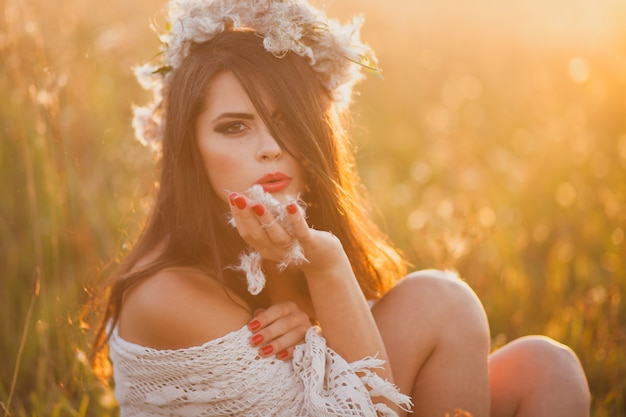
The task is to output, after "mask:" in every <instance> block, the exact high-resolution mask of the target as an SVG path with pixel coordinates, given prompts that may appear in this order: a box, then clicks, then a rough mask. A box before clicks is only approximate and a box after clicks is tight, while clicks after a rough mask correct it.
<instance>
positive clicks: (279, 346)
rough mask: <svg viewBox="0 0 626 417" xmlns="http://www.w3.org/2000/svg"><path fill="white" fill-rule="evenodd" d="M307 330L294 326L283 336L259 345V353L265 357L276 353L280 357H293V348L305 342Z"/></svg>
mask: <svg viewBox="0 0 626 417" xmlns="http://www.w3.org/2000/svg"><path fill="white" fill-rule="evenodd" d="M305 335H306V330H305V329H304V328H294V329H292V330H291V331H289V332H287V333H284V334H282V335H281V336H279V337H277V338H275V339H272V340H270V341H267V342H266V343H263V344H261V345H259V347H258V349H259V354H260V356H263V357H268V356H272V355H276V357H277V358H279V359H283V360H285V359H288V358H291V356H292V354H293V349H294V348H295V347H296V346H298V345H299V344H302V343H303V342H304V338H305Z"/></svg>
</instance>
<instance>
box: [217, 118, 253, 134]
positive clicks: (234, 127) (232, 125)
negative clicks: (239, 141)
mask: <svg viewBox="0 0 626 417" xmlns="http://www.w3.org/2000/svg"><path fill="white" fill-rule="evenodd" d="M246 129H248V126H247V125H246V124H245V123H242V122H240V121H235V122H227V123H221V124H219V125H217V126H215V129H214V130H215V131H216V132H218V133H221V134H223V135H237V134H239V133H241V132H243V131H245V130H246Z"/></svg>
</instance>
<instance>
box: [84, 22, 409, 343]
mask: <svg viewBox="0 0 626 417" xmlns="http://www.w3.org/2000/svg"><path fill="white" fill-rule="evenodd" d="M222 71H231V72H232V73H233V74H234V75H235V76H236V77H237V79H238V80H239V82H240V83H241V85H242V86H243V88H244V90H245V91H246V93H247V94H248V96H249V97H250V99H251V101H252V102H253V103H254V105H255V107H256V110H257V112H258V113H259V115H260V117H261V118H262V119H263V121H264V122H265V124H266V125H267V126H268V128H269V129H270V131H271V133H272V134H273V136H274V137H275V139H276V141H277V142H278V143H279V144H280V146H281V147H282V148H283V149H284V150H285V152H287V153H289V154H290V155H291V156H293V157H294V158H295V159H296V160H297V161H299V162H300V164H301V166H302V168H303V172H305V180H306V183H307V191H306V193H305V194H304V195H303V199H304V200H305V201H306V202H307V204H308V209H307V218H308V221H309V224H310V225H311V226H312V227H314V228H316V229H319V230H326V231H330V232H332V233H333V234H334V235H335V236H337V237H338V238H339V239H340V240H341V242H342V244H343V246H344V248H345V250H346V253H347V255H348V257H349V259H350V262H351V264H352V268H353V270H354V272H355V274H356V276H357V278H358V280H359V283H360V285H361V288H362V290H363V292H364V294H365V296H366V297H367V298H370V299H376V298H379V297H380V296H381V295H382V294H383V293H384V292H385V291H387V290H388V289H389V288H390V287H391V286H392V285H393V283H394V282H395V281H396V280H397V279H398V278H399V277H401V276H402V275H403V274H404V273H405V265H404V263H403V261H402V259H401V257H400V256H399V255H398V253H397V251H396V250H395V249H394V248H393V247H392V246H391V245H390V244H389V243H388V241H387V238H386V236H385V235H384V234H382V233H381V232H380V230H379V229H378V228H377V227H376V226H375V225H374V223H373V222H372V221H371V220H370V219H369V217H368V211H369V210H368V204H367V202H366V201H367V200H366V199H365V196H364V189H363V187H362V185H361V182H360V180H359V178H358V175H357V173H356V168H355V164H354V157H353V144H352V143H351V141H350V140H349V136H348V135H347V134H346V131H345V129H344V127H343V123H342V122H343V120H342V117H343V116H344V115H340V114H338V112H337V111H336V108H335V106H334V105H333V101H332V99H331V97H330V94H329V93H328V91H327V90H326V89H325V88H324V87H323V86H322V85H321V83H320V82H319V80H318V78H317V76H316V74H315V73H314V71H313V69H312V68H311V66H310V65H309V64H308V63H307V62H306V60H305V59H303V58H302V57H300V56H298V55H296V54H293V53H288V54H287V55H286V56H284V57H280V58H278V57H275V56H273V55H272V54H270V53H267V52H266V51H265V49H264V48H263V44H262V38H261V37H260V36H258V35H257V34H256V33H254V32H251V31H245V30H237V31H226V32H223V33H221V34H219V35H218V36H216V37H215V38H213V39H212V40H210V41H208V42H204V43H201V44H196V45H194V46H193V47H192V48H191V49H190V51H189V54H188V56H187V57H186V58H185V60H184V61H183V63H182V64H181V66H180V67H179V68H177V69H176V70H175V71H174V73H173V74H172V78H171V81H170V83H169V91H166V100H165V106H166V108H165V115H166V118H165V135H164V140H163V152H162V160H161V164H162V166H161V177H160V182H159V189H158V192H157V196H156V201H155V204H154V207H153V209H152V213H151V215H150V217H149V218H148V221H147V223H146V226H145V228H144V230H143V232H142V234H141V235H140V237H139V239H138V241H137V242H136V244H135V245H134V247H133V248H132V250H131V252H130V253H129V255H128V256H127V257H126V259H125V261H124V262H123V263H122V265H121V266H120V268H119V270H118V272H117V273H116V274H115V276H113V279H112V282H111V284H110V286H109V288H108V293H107V295H106V296H107V297H108V299H107V300H106V308H105V311H104V313H103V314H102V316H101V319H100V324H99V327H98V329H97V333H96V337H95V345H94V354H97V353H98V352H99V351H100V350H101V348H102V347H104V346H105V345H106V341H107V340H108V334H107V328H108V326H110V325H114V324H115V323H116V322H117V320H118V317H119V313H120V309H121V305H122V297H123V295H124V291H125V290H126V289H128V288H129V287H131V286H132V285H133V284H135V283H137V282H138V281H139V280H141V279H144V278H147V277H149V276H151V275H153V274H155V273H156V272H158V271H159V270H161V269H163V268H167V267H171V266H187V267H193V268H197V269H199V270H201V271H203V272H205V273H206V274H207V276H210V277H212V278H213V279H217V280H220V281H221V282H223V283H224V285H226V286H227V287H228V288H230V289H232V290H233V291H235V292H236V293H237V294H238V295H239V296H241V297H242V298H243V299H244V300H247V302H249V303H250V305H251V306H255V304H256V303H263V300H262V299H256V298H254V297H251V296H250V295H249V294H247V292H246V290H245V286H244V285H242V281H243V280H242V278H241V277H238V276H236V274H237V273H236V272H234V271H232V270H231V269H228V268H226V267H227V266H229V265H235V264H236V263H237V258H238V256H239V254H240V253H241V252H242V251H243V250H244V249H245V242H243V240H242V239H241V238H240V237H239V235H238V233H237V232H236V231H234V230H233V229H232V228H231V227H230V226H229V225H228V224H227V222H226V219H225V213H226V212H227V210H228V207H227V205H226V203H224V202H223V201H222V200H221V199H220V198H219V196H218V194H217V193H216V190H214V189H213V188H212V187H211V185H210V183H209V180H208V178H207V176H206V173H205V168H204V165H203V162H202V160H201V157H200V155H199V152H198V150H197V144H196V141H195V137H194V132H195V124H196V120H197V118H198V116H199V115H200V114H201V112H202V111H203V108H202V106H203V102H204V96H205V94H206V92H207V88H208V85H209V82H210V81H211V79H212V78H213V77H214V76H215V75H216V74H218V73H220V72H222ZM268 97H269V102H271V103H272V106H273V108H274V110H278V111H279V112H280V114H281V115H282V120H281V126H280V128H279V127H278V126H277V121H276V120H275V118H274V117H272V112H271V111H270V108H269V106H268ZM158 245H163V247H162V248H160V247H159V249H158V251H157V247H158ZM155 252H157V253H158V255H157V256H156V258H155V259H152V260H151V261H150V262H148V263H147V264H145V265H142V266H141V267H139V266H138V262H139V261H140V260H143V259H145V258H146V256H147V255H148V254H154V253H155Z"/></svg>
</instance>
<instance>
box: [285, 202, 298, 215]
mask: <svg viewBox="0 0 626 417" xmlns="http://www.w3.org/2000/svg"><path fill="white" fill-rule="evenodd" d="M287 212H288V213H289V214H296V213H297V212H298V206H296V203H289V204H287Z"/></svg>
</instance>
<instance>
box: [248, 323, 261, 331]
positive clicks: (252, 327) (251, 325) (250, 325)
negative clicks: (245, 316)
mask: <svg viewBox="0 0 626 417" xmlns="http://www.w3.org/2000/svg"><path fill="white" fill-rule="evenodd" d="M260 328H261V322H260V321H258V320H252V321H251V322H250V323H248V329H250V330H251V331H253V332H256V331H257V330H259V329H260Z"/></svg>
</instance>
